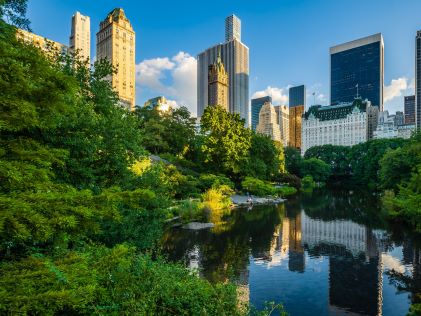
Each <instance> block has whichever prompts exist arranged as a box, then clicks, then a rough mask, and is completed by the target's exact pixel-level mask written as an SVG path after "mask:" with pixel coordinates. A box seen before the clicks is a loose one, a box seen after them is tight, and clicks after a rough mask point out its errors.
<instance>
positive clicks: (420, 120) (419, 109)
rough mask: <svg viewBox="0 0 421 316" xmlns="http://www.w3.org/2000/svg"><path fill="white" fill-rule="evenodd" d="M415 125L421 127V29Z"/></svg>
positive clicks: (417, 59)
mask: <svg viewBox="0 0 421 316" xmlns="http://www.w3.org/2000/svg"><path fill="white" fill-rule="evenodd" d="M415 126H416V129H417V130H419V129H421V30H420V31H418V32H417V37H416V38H415Z"/></svg>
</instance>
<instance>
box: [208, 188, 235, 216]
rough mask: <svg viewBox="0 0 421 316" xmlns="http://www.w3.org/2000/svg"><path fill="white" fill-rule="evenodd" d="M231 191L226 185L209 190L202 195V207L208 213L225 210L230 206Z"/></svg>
mask: <svg viewBox="0 0 421 316" xmlns="http://www.w3.org/2000/svg"><path fill="white" fill-rule="evenodd" d="M232 193H233V191H232V189H231V188H230V187H229V186H227V185H221V186H219V187H215V188H210V189H209V190H207V191H206V192H205V193H203V194H202V201H203V206H204V208H205V209H207V210H208V211H215V210H221V209H224V208H227V207H229V206H230V205H231V194H232Z"/></svg>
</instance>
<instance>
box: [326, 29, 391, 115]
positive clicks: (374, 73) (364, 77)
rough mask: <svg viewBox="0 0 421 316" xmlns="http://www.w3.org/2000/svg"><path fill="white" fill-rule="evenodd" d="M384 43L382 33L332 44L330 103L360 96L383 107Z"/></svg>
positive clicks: (381, 108)
mask: <svg viewBox="0 0 421 316" xmlns="http://www.w3.org/2000/svg"><path fill="white" fill-rule="evenodd" d="M383 69H384V43H383V36H382V34H381V33H378V34H375V35H372V36H368V37H365V38H361V39H358V40H355V41H352V42H348V43H345V44H341V45H337V46H334V47H331V48H330V103H331V104H332V105H336V104H338V103H340V102H353V101H354V98H355V97H356V96H357V94H358V96H360V97H361V98H362V99H368V100H369V101H371V104H372V105H375V106H379V109H380V110H381V111H383V84H384V70H383Z"/></svg>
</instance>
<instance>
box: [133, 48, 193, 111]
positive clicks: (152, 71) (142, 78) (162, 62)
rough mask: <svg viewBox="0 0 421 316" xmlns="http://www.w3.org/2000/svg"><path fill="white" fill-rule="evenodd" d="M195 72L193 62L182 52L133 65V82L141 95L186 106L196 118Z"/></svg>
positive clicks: (191, 58)
mask: <svg viewBox="0 0 421 316" xmlns="http://www.w3.org/2000/svg"><path fill="white" fill-rule="evenodd" d="M196 69H197V63H196V59H195V58H194V57H192V56H190V55H189V54H188V53H185V52H179V53H178V54H177V55H175V56H173V57H171V58H169V57H164V58H154V59H146V60H144V61H142V62H140V63H139V64H137V65H136V83H137V85H138V86H139V87H140V88H141V90H142V91H143V92H145V91H147V92H148V93H149V94H162V95H164V96H165V97H167V98H168V97H169V98H172V99H174V100H172V101H171V102H173V104H178V105H183V106H186V107H187V108H188V109H189V111H190V112H191V113H192V115H196V112H197V109H196V106H197V96H196V86H197V78H196Z"/></svg>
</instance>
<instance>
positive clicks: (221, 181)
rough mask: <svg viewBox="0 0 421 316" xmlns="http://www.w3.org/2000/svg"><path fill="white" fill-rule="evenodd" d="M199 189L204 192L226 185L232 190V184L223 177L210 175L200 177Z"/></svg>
mask: <svg viewBox="0 0 421 316" xmlns="http://www.w3.org/2000/svg"><path fill="white" fill-rule="evenodd" d="M199 180H200V188H201V189H202V190H203V191H206V190H208V189H210V188H215V187H219V186H221V185H227V186H229V187H230V188H231V189H234V183H233V182H232V181H231V180H230V179H228V178H227V177H226V176H224V175H214V174H211V173H207V174H201V175H200V178H199Z"/></svg>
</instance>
